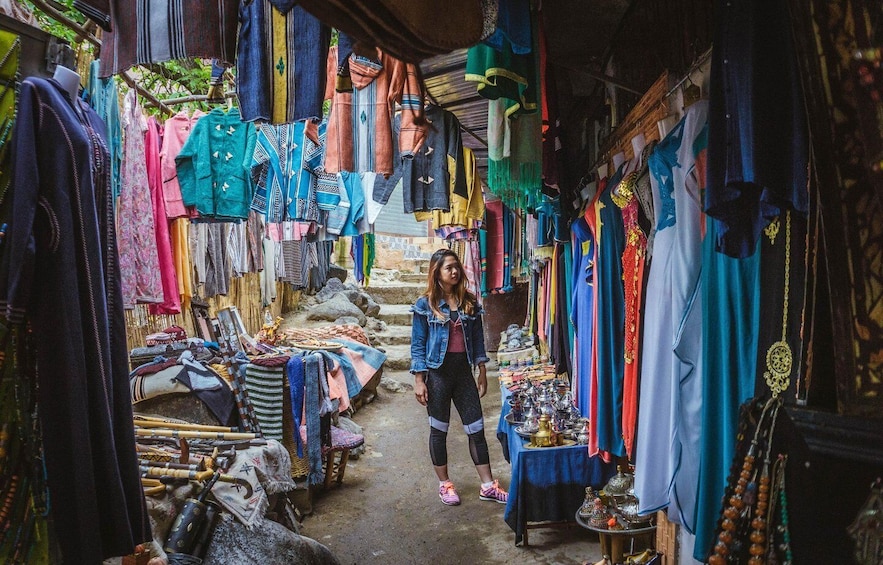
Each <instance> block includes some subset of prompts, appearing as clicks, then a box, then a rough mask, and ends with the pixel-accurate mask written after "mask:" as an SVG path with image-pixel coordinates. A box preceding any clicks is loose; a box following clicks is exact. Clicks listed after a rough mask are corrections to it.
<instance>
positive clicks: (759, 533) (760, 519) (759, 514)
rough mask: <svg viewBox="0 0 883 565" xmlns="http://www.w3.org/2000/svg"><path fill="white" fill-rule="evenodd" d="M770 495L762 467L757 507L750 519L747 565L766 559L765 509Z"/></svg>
mask: <svg viewBox="0 0 883 565" xmlns="http://www.w3.org/2000/svg"><path fill="white" fill-rule="evenodd" d="M769 496H770V476H769V472H768V471H767V469H764V472H763V475H761V477H760V485H759V486H758V492H757V508H756V509H755V514H754V520H752V521H751V527H752V528H753V530H752V532H751V537H750V538H749V539H750V540H751V547H750V548H749V550H748V552H749V553H750V554H751V558H750V559H749V560H748V564H749V565H763V564H764V563H765V562H766V560H765V559H764V555H765V554H766V540H767V535H766V527H767V519H766V511H767V506H768V504H769Z"/></svg>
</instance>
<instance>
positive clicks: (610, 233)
mask: <svg viewBox="0 0 883 565" xmlns="http://www.w3.org/2000/svg"><path fill="white" fill-rule="evenodd" d="M621 178H622V168H620V170H619V171H617V173H616V174H615V175H614V176H613V178H611V179H610V182H609V183H608V184H607V186H606V188H605V190H604V192H602V193H601V197H600V198H599V200H598V208H600V210H599V218H600V229H599V232H598V235H597V236H596V237H597V242H598V260H597V261H596V263H595V271H596V273H597V284H598V296H597V297H596V302H595V303H596V304H597V316H598V318H597V322H596V324H595V334H594V335H595V336H597V344H598V348H597V352H598V353H597V355H598V378H597V391H598V400H597V405H596V406H597V407H596V412H595V414H594V416H590V418H591V419H592V420H594V421H596V422H597V429H598V450H599V451H602V452H606V453H607V454H609V455H610V456H614V457H620V456H623V455H625V445H624V444H623V441H622V384H623V370H624V367H623V365H624V362H625V354H624V349H623V348H624V340H623V327H624V323H625V312H624V308H625V306H624V296H623V292H624V291H623V283H622V252H623V250H624V248H625V231H624V229H623V225H622V212H621V211H620V210H619V208H617V207H616V204H614V203H613V198H612V191H613V189H614V188H616V186H617V185H618V184H619V181H620V179H621Z"/></svg>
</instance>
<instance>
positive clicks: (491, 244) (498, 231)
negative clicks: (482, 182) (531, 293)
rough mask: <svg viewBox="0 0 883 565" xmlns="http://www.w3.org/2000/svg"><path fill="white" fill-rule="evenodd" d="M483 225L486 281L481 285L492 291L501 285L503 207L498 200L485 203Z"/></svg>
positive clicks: (482, 254) (483, 254)
mask: <svg viewBox="0 0 883 565" xmlns="http://www.w3.org/2000/svg"><path fill="white" fill-rule="evenodd" d="M485 206H486V208H485V226H486V227H487V240H486V241H487V244H486V245H487V246H486V248H485V249H482V253H481V256H482V257H484V258H485V265H483V269H482V270H483V271H484V272H485V273H486V276H487V281H486V283H485V285H484V287H483V290H484V292H485V293H490V292H493V291H494V290H497V289H499V288H502V286H503V255H504V254H505V246H504V240H503V237H504V234H503V214H504V207H503V203H502V202H501V201H500V200H492V201H489V202H487V203H486V205H485Z"/></svg>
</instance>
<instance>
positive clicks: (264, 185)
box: [250, 121, 319, 223]
mask: <svg viewBox="0 0 883 565" xmlns="http://www.w3.org/2000/svg"><path fill="white" fill-rule="evenodd" d="M309 125H310V126H311V127H308V123H307V122H304V121H298V122H295V123H293V124H282V125H275V126H274V125H270V124H260V125H259V126H258V127H257V141H256V143H255V146H254V153H253V155H252V160H251V167H250V168H251V177H252V180H253V182H254V184H255V194H254V199H253V200H252V202H251V208H252V210H256V211H258V212H261V213H263V214H264V215H265V216H266V220H267V222H270V223H279V222H282V221H285V220H288V219H292V220H298V221H307V222H316V221H318V220H319V208H318V202H317V192H316V191H317V186H316V181H317V179H316V176H315V175H314V174H313V173H312V172H311V171H310V170H309V166H308V163H307V160H306V159H307V154H306V153H305V150H306V149H307V143H308V137H307V130H308V129H312V131H313V135H316V124H315V123H309ZM311 147H314V148H315V147H318V146H317V145H316V144H315V143H314V142H313V143H312V145H311Z"/></svg>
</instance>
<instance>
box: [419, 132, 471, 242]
mask: <svg viewBox="0 0 883 565" xmlns="http://www.w3.org/2000/svg"><path fill="white" fill-rule="evenodd" d="M448 165H449V168H451V169H453V168H454V167H451V166H450V165H451V163H450V160H449V163H448ZM463 172H464V173H465V177H464V178H465V183H464V185H465V188H466V196H465V197H464V196H463V195H461V194H458V193H457V192H455V190H454V189H455V186H454V184H455V182H456V176H455V174H454V172H451V175H450V183H449V185H450V188H449V191H448V193H449V197H450V211H444V210H433V211H432V212H419V213H416V214H415V216H414V218H415V219H416V220H417V221H418V222H422V221H424V220H432V226H433V228H435V230H436V232H437V233H438V231H439V230H441V229H443V228H450V229H448V230H447V231H445V232H444V233H445V235H444V236H442V237H444V238H445V239H453V238H452V237H450V234H452V233H453V232H454V231H457V230H456V228H466V229H467V230H471V229H473V228H475V227H476V226H477V225H480V222H481V220H482V218H484V194H483V193H482V191H481V175H480V174H479V171H478V160H477V159H476V158H475V153H473V151H472V149H469V148H468V147H464V148H463ZM465 237H468V234H466V235H465V236H464V238H465Z"/></svg>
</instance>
